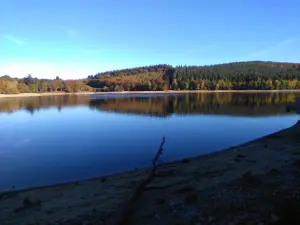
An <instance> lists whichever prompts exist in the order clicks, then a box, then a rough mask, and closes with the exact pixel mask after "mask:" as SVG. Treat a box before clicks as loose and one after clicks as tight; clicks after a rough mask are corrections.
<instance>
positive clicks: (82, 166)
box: [0, 93, 299, 190]
mask: <svg viewBox="0 0 300 225" xmlns="http://www.w3.org/2000/svg"><path fill="white" fill-rule="evenodd" d="M296 96H297V94H294V93H274V94H255V93H253V94H241V93H215V94H213V93H210V94H180V95H158V94H153V95H137V94H135V95H121V96H120V95H92V96H49V97H28V98H2V99H0V135H1V141H0V190H8V189H11V188H12V187H13V186H14V187H15V188H16V189H19V188H25V187H32V186H40V185H48V184H53V183H58V182H66V181H73V180H77V179H84V178H90V177H95V176H100V175H103V174H110V173H114V172H120V171H124V170H129V169H134V168H138V167H142V166H147V165H149V164H150V162H151V159H152V158H153V156H154V154H155V153H156V151H157V148H158V146H159V144H160V142H161V138H162V137H163V135H165V137H166V143H165V146H164V155H163V157H162V158H161V161H163V162H164V161H170V160H174V159H180V158H184V157H189V156H195V155H199V154H204V153H208V152H213V151H217V150H220V149H222V148H226V147H229V146H233V145H237V144H241V143H243V142H246V141H249V140H252V139H254V138H258V137H260V136H263V135H266V134H269V133H272V132H274V131H278V130H280V129H283V128H286V127H289V126H291V125H293V124H294V123H296V121H297V120H298V119H299V115H296V114H294V113H288V112H286V107H285V106H286V104H287V103H289V102H292V101H293V99H294V98H295V97H296ZM297 97H299V96H297Z"/></svg>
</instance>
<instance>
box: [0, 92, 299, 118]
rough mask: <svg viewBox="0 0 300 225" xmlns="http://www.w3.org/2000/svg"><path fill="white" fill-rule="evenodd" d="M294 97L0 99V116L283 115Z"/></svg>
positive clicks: (208, 95)
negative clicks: (67, 110)
mask: <svg viewBox="0 0 300 225" xmlns="http://www.w3.org/2000/svg"><path fill="white" fill-rule="evenodd" d="M296 96H299V95H297V94H296V93H292V92H289V93H282V92H281V93H279V92H277V93H197V94H179V95H159V96H156V95H148V96H145V95H131V96H130V95H128V96H118V95H115V96H113V97H112V96H101V95H100V97H98V96H96V99H90V97H89V96H78V95H59V96H41V97H25V98H3V99H0V112H1V111H2V112H13V111H16V110H19V109H24V110H27V111H28V112H30V113H31V114H33V113H34V112H35V111H36V110H39V109H41V108H49V107H56V108H57V109H58V110H59V111H60V110H61V109H62V108H64V107H68V106H72V107H74V106H79V105H88V106H89V107H90V108H91V109H97V110H101V111H114V112H119V113H130V114H140V115H148V116H160V117H166V116H168V115H171V114H174V113H175V114H226V115H274V114H279V113H280V114H285V113H287V112H286V110H285V106H286V104H287V103H290V102H293V100H294V98H295V97H296Z"/></svg>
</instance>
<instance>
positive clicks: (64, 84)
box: [0, 74, 93, 94]
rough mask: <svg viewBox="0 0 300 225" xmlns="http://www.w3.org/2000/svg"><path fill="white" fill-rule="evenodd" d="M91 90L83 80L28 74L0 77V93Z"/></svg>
mask: <svg viewBox="0 0 300 225" xmlns="http://www.w3.org/2000/svg"><path fill="white" fill-rule="evenodd" d="M54 91H59V92H80V91H93V88H91V87H90V86H88V85H87V84H86V83H85V81H84V80H62V79H60V78H59V77H56V79H54V80H47V79H37V78H32V76H31V75H30V74H29V75H28V76H27V77H25V78H23V79H17V78H11V77H9V76H3V77H0V94H19V93H43V92H54Z"/></svg>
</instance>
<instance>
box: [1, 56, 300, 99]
mask: <svg viewBox="0 0 300 225" xmlns="http://www.w3.org/2000/svg"><path fill="white" fill-rule="evenodd" d="M54 77H55V74H54ZM286 89H290V90H293V89H300V64H296V63H279V62H263V61H252V62H235V63H226V64H218V65H210V66H176V67H172V66H170V65H166V64H161V65H152V66H145V67H137V68H131V69H123V70H115V71H107V72H102V73H97V74H95V75H89V76H87V78H86V79H80V80H62V79H60V78H59V77H57V76H56V77H55V79H53V80H51V79H37V78H33V77H32V76H31V75H30V74H29V75H28V76H26V77H24V78H22V79H17V78H12V77H10V76H9V75H5V76H2V77H0V94H17V93H42V92H83V91H94V92H120V91H167V90H176V91H180V90H286Z"/></svg>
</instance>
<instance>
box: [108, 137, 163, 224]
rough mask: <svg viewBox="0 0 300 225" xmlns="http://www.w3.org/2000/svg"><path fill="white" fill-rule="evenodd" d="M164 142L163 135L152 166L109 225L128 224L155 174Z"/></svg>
mask: <svg viewBox="0 0 300 225" xmlns="http://www.w3.org/2000/svg"><path fill="white" fill-rule="evenodd" d="M164 143H165V137H163V139H162V142H161V144H160V146H159V148H158V151H157V153H156V155H155V157H154V159H153V161H152V166H153V167H152V168H151V171H150V173H149V174H148V176H147V178H146V179H144V180H142V181H141V182H140V183H139V185H138V186H137V187H136V188H135V190H134V191H133V194H132V195H131V196H130V198H129V199H128V201H127V202H126V203H125V206H124V208H123V209H122V210H121V212H120V214H119V215H117V216H114V219H115V221H111V222H110V223H109V224H111V225H128V224H130V223H129V219H130V216H131V215H132V214H133V212H134V209H135V205H136V203H137V202H138V200H139V199H140V198H141V196H142V194H143V192H144V191H145V190H146V186H147V185H148V184H149V183H150V182H151V181H152V179H153V178H154V176H155V172H156V169H157V166H158V159H159V156H160V155H162V151H163V148H162V147H163V145H164Z"/></svg>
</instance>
